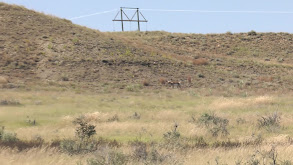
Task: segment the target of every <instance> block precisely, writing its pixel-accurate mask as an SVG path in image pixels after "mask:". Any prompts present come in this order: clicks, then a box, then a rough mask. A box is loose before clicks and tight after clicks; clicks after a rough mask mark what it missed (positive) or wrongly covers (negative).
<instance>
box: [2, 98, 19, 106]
mask: <svg viewBox="0 0 293 165" xmlns="http://www.w3.org/2000/svg"><path fill="white" fill-rule="evenodd" d="M0 105H4V106H9V105H10V106H18V105H21V104H20V102H19V101H17V100H13V99H12V100H8V99H4V100H0Z"/></svg>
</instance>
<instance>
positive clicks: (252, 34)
mask: <svg viewBox="0 0 293 165" xmlns="http://www.w3.org/2000/svg"><path fill="white" fill-rule="evenodd" d="M247 34H248V35H249V36H256V35H257V33H256V31H254V30H251V31H250V32H248V33H247Z"/></svg>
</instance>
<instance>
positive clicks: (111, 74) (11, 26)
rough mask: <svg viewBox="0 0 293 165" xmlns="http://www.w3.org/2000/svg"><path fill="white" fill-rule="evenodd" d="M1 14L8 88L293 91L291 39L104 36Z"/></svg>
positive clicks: (5, 10)
mask: <svg viewBox="0 0 293 165" xmlns="http://www.w3.org/2000/svg"><path fill="white" fill-rule="evenodd" d="M0 9H1V10H0V19H1V23H2V25H3V26H2V25H1V31H0V34H1V35H0V45H1V50H0V75H1V77H2V79H3V78H4V79H6V80H7V81H9V83H7V82H6V83H2V87H4V88H15V87H23V88H28V89H31V88H36V87H41V88H44V87H46V86H52V85H54V86H61V87H64V88H70V89H71V88H75V89H78V90H91V91H110V89H111V90H113V89H118V90H120V89H121V90H134V89H133V88H139V89H140V88H143V87H144V86H147V88H151V89H157V88H165V86H166V85H164V80H170V79H173V80H178V81H182V86H183V88H184V89H185V88H193V89H195V90H198V91H201V90H202V91H212V93H220V94H225V95H227V93H234V94H243V93H263V92H284V91H291V90H292V89H293V87H292V85H293V78H292V77H291V76H289V75H291V74H292V67H293V56H292V55H293V46H292V43H293V40H292V38H293V35H292V34H287V33H255V32H253V31H252V32H249V33H241V34H232V33H226V34H207V35H202V34H173V33H167V32H128V33H102V32H99V31H97V30H92V29H89V28H86V27H81V26H78V25H74V24H72V23H71V22H70V21H68V20H65V19H59V18H56V17H53V16H48V15H44V14H41V13H38V12H35V11H31V10H27V9H25V8H22V7H19V6H12V5H7V4H5V3H0ZM213 91H214V92H213Z"/></svg>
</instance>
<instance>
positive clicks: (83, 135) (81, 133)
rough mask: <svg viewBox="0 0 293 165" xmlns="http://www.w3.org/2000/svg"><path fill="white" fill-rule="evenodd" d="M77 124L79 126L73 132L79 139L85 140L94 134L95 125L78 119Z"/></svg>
mask: <svg viewBox="0 0 293 165" xmlns="http://www.w3.org/2000/svg"><path fill="white" fill-rule="evenodd" d="M78 124H79V126H78V127H77V128H76V129H75V134H76V136H77V137H78V138H79V139H80V140H81V141H84V140H86V141H87V140H88V139H89V138H91V137H92V136H93V135H95V134H96V130H95V127H96V126H94V125H91V124H88V123H87V122H85V121H79V122H78Z"/></svg>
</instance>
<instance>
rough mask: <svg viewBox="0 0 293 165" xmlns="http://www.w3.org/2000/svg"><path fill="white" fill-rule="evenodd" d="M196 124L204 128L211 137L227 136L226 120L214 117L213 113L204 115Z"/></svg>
mask: <svg viewBox="0 0 293 165" xmlns="http://www.w3.org/2000/svg"><path fill="white" fill-rule="evenodd" d="M198 122H199V123H200V124H201V125H203V126H204V127H206V128H207V129H208V130H209V132H210V133H211V134H212V136H214V137H217V136H219V135H222V136H227V135H229V132H228V129H227V126H228V124H229V120H228V119H224V118H221V117H218V116H216V115H215V114H214V113H210V114H209V113H204V114H202V115H201V117H200V118H199V119H198Z"/></svg>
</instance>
